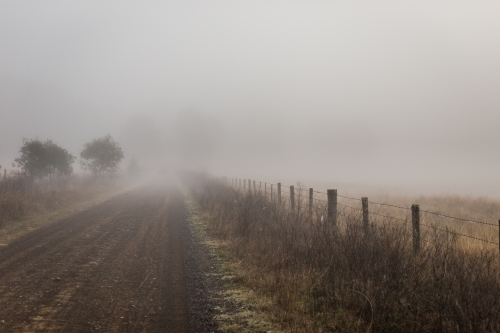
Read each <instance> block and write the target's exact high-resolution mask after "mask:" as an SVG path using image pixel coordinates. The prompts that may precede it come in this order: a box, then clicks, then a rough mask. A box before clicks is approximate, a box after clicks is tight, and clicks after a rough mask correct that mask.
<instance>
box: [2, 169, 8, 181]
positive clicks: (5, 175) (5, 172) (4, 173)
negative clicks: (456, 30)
mask: <svg viewBox="0 0 500 333" xmlns="http://www.w3.org/2000/svg"><path fill="white" fill-rule="evenodd" d="M3 181H4V182H5V181H7V169H3Z"/></svg>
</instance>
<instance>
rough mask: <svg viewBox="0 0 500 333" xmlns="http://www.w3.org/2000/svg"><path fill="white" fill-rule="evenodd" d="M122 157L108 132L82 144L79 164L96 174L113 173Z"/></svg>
mask: <svg viewBox="0 0 500 333" xmlns="http://www.w3.org/2000/svg"><path fill="white" fill-rule="evenodd" d="M123 157H124V156H123V151H122V149H121V147H120V145H119V144H118V142H116V141H115V140H114V139H113V138H112V137H111V135H109V134H108V135H106V136H105V137H102V138H98V139H94V140H92V141H91V142H88V143H86V144H85V145H84V147H83V150H82V151H81V152H80V158H81V160H80V164H81V166H82V168H83V169H84V170H89V171H91V172H92V173H94V174H96V175H102V174H114V173H115V172H116V171H117V170H118V165H119V164H120V162H121V161H122V160H123Z"/></svg>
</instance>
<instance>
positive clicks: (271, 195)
mask: <svg viewBox="0 0 500 333" xmlns="http://www.w3.org/2000/svg"><path fill="white" fill-rule="evenodd" d="M272 200H273V184H271V201H272Z"/></svg>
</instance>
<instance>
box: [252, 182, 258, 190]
mask: <svg viewBox="0 0 500 333" xmlns="http://www.w3.org/2000/svg"><path fill="white" fill-rule="evenodd" d="M253 191H254V192H255V191H257V188H256V187H255V180H254V181H253Z"/></svg>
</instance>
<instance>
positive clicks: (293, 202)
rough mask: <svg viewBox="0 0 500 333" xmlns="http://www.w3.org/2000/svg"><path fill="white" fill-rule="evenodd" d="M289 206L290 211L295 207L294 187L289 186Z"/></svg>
mask: <svg viewBox="0 0 500 333" xmlns="http://www.w3.org/2000/svg"><path fill="white" fill-rule="evenodd" d="M290 206H291V207H292V211H293V209H294V208H295V188H294V187H293V185H292V186H290Z"/></svg>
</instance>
